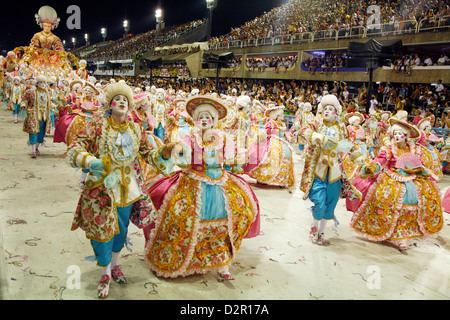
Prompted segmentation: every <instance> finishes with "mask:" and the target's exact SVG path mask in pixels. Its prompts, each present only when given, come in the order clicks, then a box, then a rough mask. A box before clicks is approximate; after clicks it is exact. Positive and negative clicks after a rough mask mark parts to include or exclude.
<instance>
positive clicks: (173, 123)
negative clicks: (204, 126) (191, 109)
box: [164, 99, 194, 141]
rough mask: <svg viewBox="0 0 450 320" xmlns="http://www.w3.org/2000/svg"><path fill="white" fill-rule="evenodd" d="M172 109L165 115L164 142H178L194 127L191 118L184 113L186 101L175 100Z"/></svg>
mask: <svg viewBox="0 0 450 320" xmlns="http://www.w3.org/2000/svg"><path fill="white" fill-rule="evenodd" d="M173 104H174V107H173V108H172V110H171V111H170V112H169V113H168V115H167V122H166V128H165V135H164V136H165V138H164V139H165V140H167V141H180V140H182V139H183V137H184V136H185V135H187V134H190V131H191V129H192V128H193V127H194V122H193V121H192V118H191V116H189V114H188V113H187V112H186V100H185V99H175V100H174V101H173Z"/></svg>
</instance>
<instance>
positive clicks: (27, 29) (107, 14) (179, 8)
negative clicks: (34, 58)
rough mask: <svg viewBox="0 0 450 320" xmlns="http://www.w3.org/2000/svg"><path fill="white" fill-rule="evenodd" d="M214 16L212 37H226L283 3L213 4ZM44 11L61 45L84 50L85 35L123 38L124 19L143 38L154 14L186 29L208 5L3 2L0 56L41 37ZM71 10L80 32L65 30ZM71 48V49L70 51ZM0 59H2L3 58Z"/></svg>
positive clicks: (197, 1)
mask: <svg viewBox="0 0 450 320" xmlns="http://www.w3.org/2000/svg"><path fill="white" fill-rule="evenodd" d="M217 1H218V2H217V7H216V8H215V9H214V11H213V19H212V22H213V23H212V36H219V35H223V34H226V33H228V32H229V31H230V30H231V28H233V27H239V26H241V25H242V24H244V23H245V22H246V21H249V20H252V19H254V18H255V17H258V16H260V15H262V14H263V13H264V12H268V11H270V10H271V9H272V8H274V7H278V6H281V5H282V4H283V3H286V2H287V0H258V1H255V0H217ZM44 5H49V6H51V7H53V8H54V9H55V10H56V12H57V13H58V17H59V18H60V19H61V21H60V24H59V26H58V28H56V29H55V30H53V33H54V34H55V35H57V36H58V37H59V38H61V40H66V43H70V42H71V39H72V37H75V38H76V39H77V43H78V46H80V45H84V44H85V40H84V34H85V33H88V34H89V40H90V43H91V44H93V43H96V42H101V41H102V40H103V39H102V36H101V33H100V29H101V28H102V27H105V28H107V33H108V35H107V38H106V40H117V39H119V38H121V37H122V36H123V34H124V29H123V21H124V20H125V19H127V20H128V21H129V24H130V31H129V33H131V34H139V33H143V32H146V31H149V30H152V29H155V27H156V19H155V11H156V9H158V8H161V9H162V10H163V12H164V22H165V25H166V27H170V26H175V25H180V24H184V23H187V22H190V21H194V20H197V19H203V18H207V17H208V15H209V12H208V9H207V7H206V0H164V1H163V0H154V1H136V0H128V1H127V0H125V1H120V2H117V1H105V0H100V1H95V0H91V1H86V0H74V1H68V0H62V1H54V0H49V1H33V2H30V1H26V2H18V1H11V0H10V1H4V2H3V3H2V10H1V11H0V12H1V13H0V16H1V19H0V30H1V31H0V52H4V51H5V50H6V51H7V50H12V49H14V48H15V47H19V46H28V45H29V43H30V40H31V38H32V37H33V35H34V34H35V33H36V32H39V31H41V28H40V27H39V26H38V25H37V23H36V20H35V17H34V15H35V14H36V13H37V12H38V11H39V8H40V7H41V6H44ZM70 5H77V6H78V7H79V8H80V12H81V29H79V30H69V29H68V28H67V25H66V23H67V19H68V18H69V17H70V16H71V14H68V13H67V8H68V7H69V6H70ZM70 46H71V45H70ZM2 54H3V53H2Z"/></svg>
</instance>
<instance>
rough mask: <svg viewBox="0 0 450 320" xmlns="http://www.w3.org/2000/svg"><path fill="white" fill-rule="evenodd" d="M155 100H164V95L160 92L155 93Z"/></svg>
mask: <svg viewBox="0 0 450 320" xmlns="http://www.w3.org/2000/svg"><path fill="white" fill-rule="evenodd" d="M156 99H158V100H159V101H162V100H164V93H162V92H158V93H156Z"/></svg>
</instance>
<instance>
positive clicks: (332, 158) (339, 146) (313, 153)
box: [300, 94, 363, 245]
mask: <svg viewBox="0 0 450 320" xmlns="http://www.w3.org/2000/svg"><path fill="white" fill-rule="evenodd" d="M321 104H322V107H323V109H322V115H323V117H320V118H316V119H314V121H313V122H312V123H308V124H306V125H305V126H304V127H303V128H302V129H301V130H300V134H302V135H303V136H304V138H305V140H306V142H307V145H306V147H305V152H304V154H305V166H304V169H303V173H302V177H301V181H300V190H301V191H302V192H304V193H305V196H304V197H303V199H304V200H306V199H308V198H309V199H310V200H311V201H312V202H313V204H314V206H313V207H312V216H313V223H312V226H311V231H310V239H311V240H312V242H313V243H315V244H317V245H324V244H326V243H327V242H328V241H326V240H325V238H324V232H325V227H326V225H327V221H328V220H333V219H334V220H336V221H337V219H336V217H335V214H334V210H335V208H336V205H337V202H338V200H339V197H340V195H341V192H342V189H343V188H342V186H343V180H344V179H346V177H347V173H346V170H348V168H346V162H344V161H343V157H344V155H347V156H348V157H349V158H350V160H351V161H352V162H354V163H356V164H357V165H358V166H360V165H362V163H363V160H362V157H361V153H360V152H359V148H358V147H357V146H355V145H353V144H352V143H351V142H350V141H349V140H348V139H349V136H348V130H347V127H346V125H345V124H344V123H340V122H339V121H338V117H339V115H340V113H341V112H342V106H341V105H340V103H339V100H338V99H337V97H336V96H335V95H333V94H328V95H324V96H323V98H322V100H321Z"/></svg>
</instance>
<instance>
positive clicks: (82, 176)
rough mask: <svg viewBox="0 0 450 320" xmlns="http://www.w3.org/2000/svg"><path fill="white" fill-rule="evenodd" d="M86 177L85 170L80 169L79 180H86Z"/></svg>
mask: <svg viewBox="0 0 450 320" xmlns="http://www.w3.org/2000/svg"><path fill="white" fill-rule="evenodd" d="M86 177H87V172H84V171H81V177H80V181H81V182H84V181H86Z"/></svg>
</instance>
